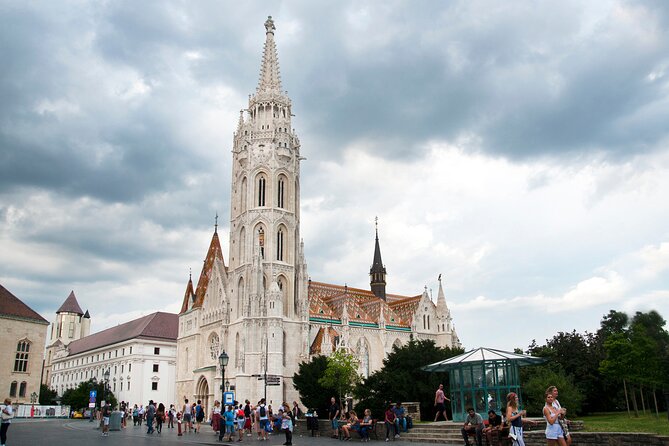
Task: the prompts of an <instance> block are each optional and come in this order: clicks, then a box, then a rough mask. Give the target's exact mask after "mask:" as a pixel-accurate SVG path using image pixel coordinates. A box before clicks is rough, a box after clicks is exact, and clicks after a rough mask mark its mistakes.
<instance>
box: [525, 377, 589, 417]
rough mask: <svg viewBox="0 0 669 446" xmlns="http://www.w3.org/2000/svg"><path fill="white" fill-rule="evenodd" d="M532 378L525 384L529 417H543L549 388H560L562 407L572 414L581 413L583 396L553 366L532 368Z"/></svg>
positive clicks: (570, 381)
mask: <svg viewBox="0 0 669 446" xmlns="http://www.w3.org/2000/svg"><path fill="white" fill-rule="evenodd" d="M531 369H532V370H533V373H532V376H531V377H530V378H529V379H528V380H527V381H526V382H525V383H524V384H523V402H522V404H523V406H524V408H525V410H527V413H528V415H530V416H534V417H540V416H542V410H543V407H544V405H545V404H546V398H545V396H544V395H545V393H546V389H547V388H548V387H549V386H556V387H557V388H558V392H559V396H558V399H559V400H560V405H562V407H565V408H566V409H567V410H568V411H569V413H570V414H578V413H580V412H581V403H582V401H583V395H582V393H581V391H580V390H579V389H578V387H577V386H575V385H574V383H573V381H572V380H571V378H570V377H569V376H568V375H566V374H565V373H563V371H562V370H561V369H559V368H558V369H556V368H555V367H554V366H551V365H540V366H535V367H531Z"/></svg>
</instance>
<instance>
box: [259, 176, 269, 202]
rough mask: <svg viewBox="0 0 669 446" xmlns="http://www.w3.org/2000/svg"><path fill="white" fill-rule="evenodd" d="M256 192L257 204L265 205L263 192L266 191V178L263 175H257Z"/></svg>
mask: <svg viewBox="0 0 669 446" xmlns="http://www.w3.org/2000/svg"><path fill="white" fill-rule="evenodd" d="M257 184H258V193H257V198H258V206H259V207H262V206H265V193H266V187H267V179H266V178H265V176H264V175H262V174H261V175H259V176H258V181H257Z"/></svg>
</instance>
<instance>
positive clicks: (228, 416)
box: [218, 405, 235, 441]
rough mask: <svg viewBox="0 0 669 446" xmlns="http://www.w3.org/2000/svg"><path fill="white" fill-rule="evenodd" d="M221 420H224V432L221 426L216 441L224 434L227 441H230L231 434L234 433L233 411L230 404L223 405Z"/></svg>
mask: <svg viewBox="0 0 669 446" xmlns="http://www.w3.org/2000/svg"><path fill="white" fill-rule="evenodd" d="M223 420H224V421H225V434H224V431H223V428H221V431H220V432H219V434H218V441H221V440H223V438H224V437H225V436H227V437H228V439H227V441H232V435H233V434H234V433H235V432H234V431H235V413H234V412H233V410H232V406H230V405H228V406H226V407H225V412H223Z"/></svg>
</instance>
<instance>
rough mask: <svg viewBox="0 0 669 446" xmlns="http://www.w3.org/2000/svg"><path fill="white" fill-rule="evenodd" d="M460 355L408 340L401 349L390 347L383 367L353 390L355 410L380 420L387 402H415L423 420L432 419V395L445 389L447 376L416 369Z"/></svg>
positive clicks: (458, 352) (427, 342) (422, 342)
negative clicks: (441, 386)
mask: <svg viewBox="0 0 669 446" xmlns="http://www.w3.org/2000/svg"><path fill="white" fill-rule="evenodd" d="M463 352H464V351H463V350H462V349H458V348H453V349H451V348H441V347H437V346H436V344H435V343H434V341H432V340H418V341H417V340H414V339H412V340H410V341H409V343H407V344H406V345H404V346H402V347H397V346H393V350H392V351H391V352H390V354H389V355H388V357H387V358H386V359H384V360H383V367H382V368H381V369H380V370H377V371H376V372H374V373H372V374H371V375H370V376H369V378H367V379H366V380H365V381H364V382H363V383H362V384H360V385H359V386H357V387H356V389H355V391H354V393H355V396H356V398H358V399H359V403H358V405H357V406H356V408H357V410H359V411H360V410H363V409H367V408H368V409H371V411H372V414H373V415H374V416H375V417H379V418H380V417H382V415H383V411H384V410H385V407H384V406H386V404H388V403H390V402H397V401H400V402H402V401H419V402H420V407H421V415H422V416H423V418H424V419H426V420H427V419H432V418H433V417H434V410H435V409H434V393H435V391H436V390H437V387H438V386H439V384H444V387H445V388H446V389H448V387H449V386H448V374H447V373H431V372H425V371H423V370H421V369H420V368H421V367H423V366H425V365H428V364H432V363H434V362H438V361H442V360H444V359H448V358H451V357H453V356H457V355H459V354H461V353H463Z"/></svg>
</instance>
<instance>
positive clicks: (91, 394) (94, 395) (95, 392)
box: [89, 390, 98, 400]
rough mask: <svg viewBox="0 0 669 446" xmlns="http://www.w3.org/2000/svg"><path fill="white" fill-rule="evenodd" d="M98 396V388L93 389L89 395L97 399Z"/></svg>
mask: <svg viewBox="0 0 669 446" xmlns="http://www.w3.org/2000/svg"><path fill="white" fill-rule="evenodd" d="M96 396H98V391H97V390H91V392H90V393H89V397H91V398H93V399H94V400H95V397H96Z"/></svg>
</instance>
